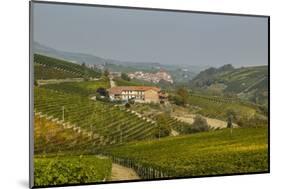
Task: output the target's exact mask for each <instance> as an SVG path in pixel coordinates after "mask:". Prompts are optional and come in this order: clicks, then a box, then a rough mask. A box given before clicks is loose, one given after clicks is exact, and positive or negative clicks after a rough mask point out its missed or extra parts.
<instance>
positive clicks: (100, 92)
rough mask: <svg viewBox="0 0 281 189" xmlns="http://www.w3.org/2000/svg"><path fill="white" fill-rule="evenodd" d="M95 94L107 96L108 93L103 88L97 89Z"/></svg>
mask: <svg viewBox="0 0 281 189" xmlns="http://www.w3.org/2000/svg"><path fill="white" fill-rule="evenodd" d="M96 92H97V93H98V94H99V95H100V96H108V92H107V90H106V89H105V88H103V87H99V88H98V89H97V90H96Z"/></svg>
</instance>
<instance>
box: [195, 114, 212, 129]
mask: <svg viewBox="0 0 281 189" xmlns="http://www.w3.org/2000/svg"><path fill="white" fill-rule="evenodd" d="M209 129H210V127H209V125H208V123H207V120H206V119H205V118H203V117H202V116H200V115H196V116H195V118H194V121H193V123H192V126H191V130H192V132H201V131H208V130H209Z"/></svg>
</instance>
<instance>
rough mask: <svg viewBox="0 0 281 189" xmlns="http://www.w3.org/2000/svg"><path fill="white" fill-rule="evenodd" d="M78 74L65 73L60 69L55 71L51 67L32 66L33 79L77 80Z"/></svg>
mask: <svg viewBox="0 0 281 189" xmlns="http://www.w3.org/2000/svg"><path fill="white" fill-rule="evenodd" d="M79 77H81V75H80V74H76V73H73V72H67V71H65V70H61V69H55V68H53V67H46V66H45V65H41V64H35V65H34V79H35V80H38V79H39V80H42V79H53V78H56V79H66V78H79Z"/></svg>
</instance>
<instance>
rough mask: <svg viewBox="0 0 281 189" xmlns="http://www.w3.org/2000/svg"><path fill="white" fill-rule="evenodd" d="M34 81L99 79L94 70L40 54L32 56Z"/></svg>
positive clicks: (99, 74)
mask: <svg viewBox="0 0 281 189" xmlns="http://www.w3.org/2000/svg"><path fill="white" fill-rule="evenodd" d="M34 63H35V70H34V71H35V73H34V77H35V79H64V78H77V77H92V78H95V77H100V76H101V73H99V72H97V71H96V70H92V69H89V68H87V67H83V66H82V65H80V64H74V63H71V62H68V61H65V60H60V59H56V58H52V57H48V56H44V55H40V54H35V55H34Z"/></svg>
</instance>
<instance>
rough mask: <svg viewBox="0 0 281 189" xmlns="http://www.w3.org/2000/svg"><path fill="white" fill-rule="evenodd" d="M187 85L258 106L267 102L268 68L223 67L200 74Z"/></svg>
mask: <svg viewBox="0 0 281 189" xmlns="http://www.w3.org/2000/svg"><path fill="white" fill-rule="evenodd" d="M189 85H190V86H191V87H193V88H195V89H199V90H207V91H208V92H210V93H212V94H215V95H219V94H221V93H223V94H225V95H231V96H236V97H239V98H241V99H244V100H249V101H251V102H254V103H258V104H267V103H268V102H267V101H268V99H267V98H268V66H256V67H242V68H234V67H233V66H232V65H225V66H222V67H220V68H209V69H206V70H204V71H202V72H200V73H199V74H198V75H197V76H196V77H195V78H194V79H193V80H192V81H191V82H190V83H189Z"/></svg>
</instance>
